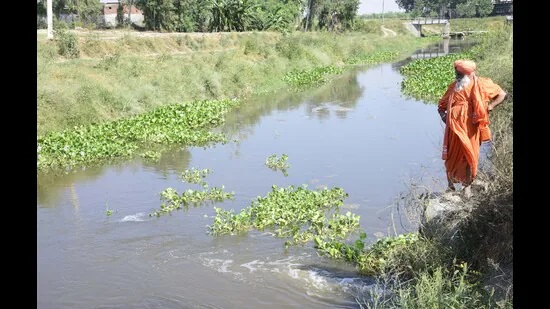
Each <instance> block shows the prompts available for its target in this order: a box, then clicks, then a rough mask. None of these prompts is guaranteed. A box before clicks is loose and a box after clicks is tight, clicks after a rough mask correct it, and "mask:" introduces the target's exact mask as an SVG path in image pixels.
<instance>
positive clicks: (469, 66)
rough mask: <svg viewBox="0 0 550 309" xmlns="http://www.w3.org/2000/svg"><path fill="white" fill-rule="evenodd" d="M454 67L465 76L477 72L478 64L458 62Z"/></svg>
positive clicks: (464, 61) (470, 61)
mask: <svg viewBox="0 0 550 309" xmlns="http://www.w3.org/2000/svg"><path fill="white" fill-rule="evenodd" d="M454 65H455V69H456V70H457V71H458V72H460V73H462V74H464V75H468V74H470V73H472V72H473V71H475V70H476V63H475V62H473V61H472V60H457V61H455V63H454Z"/></svg>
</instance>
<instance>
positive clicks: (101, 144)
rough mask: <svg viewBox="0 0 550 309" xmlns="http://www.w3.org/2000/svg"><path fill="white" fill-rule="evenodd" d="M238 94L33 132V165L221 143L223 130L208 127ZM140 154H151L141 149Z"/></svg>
mask: <svg viewBox="0 0 550 309" xmlns="http://www.w3.org/2000/svg"><path fill="white" fill-rule="evenodd" d="M238 104H239V101H238V100H233V99H226V100H203V101H195V102H187V103H183V104H174V105H167V106H163V107H160V108H157V109H155V110H153V111H151V112H149V113H145V114H141V115H137V116H134V117H130V118H125V119H121V120H118V121H113V122H107V123H100V124H92V125H89V126H78V127H74V128H73V129H72V130H65V131H62V132H50V133H48V134H47V135H45V136H40V137H38V138H37V169H38V170H46V169H48V168H56V167H57V168H59V167H61V168H63V167H65V168H67V167H68V168H71V167H74V166H75V165H89V164H93V163H101V162H105V161H107V160H109V159H114V158H128V157H131V156H133V155H135V154H136V152H137V150H138V149H140V148H143V149H147V148H150V147H153V146H154V145H159V144H161V145H169V144H183V145H186V146H206V145H210V144H213V143H220V142H221V143H226V142H227V138H226V136H225V135H224V134H223V133H212V132H210V131H209V129H211V128H213V127H216V126H219V125H221V124H222V123H224V122H225V118H224V115H225V114H226V113H227V112H228V111H229V109H230V108H232V107H234V106H237V105H238ZM145 156H155V155H154V154H153V153H147V152H146V153H145Z"/></svg>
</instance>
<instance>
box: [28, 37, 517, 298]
mask: <svg viewBox="0 0 550 309" xmlns="http://www.w3.org/2000/svg"><path fill="white" fill-rule="evenodd" d="M67 35H68V36H70V35H72V32H67ZM74 38H76V41H77V42H78V44H72V43H71V44H69V45H67V46H68V49H69V50H70V49H71V48H72V49H75V48H76V49H78V51H79V52H78V56H77V57H73V56H71V55H72V54H75V53H72V54H71V53H69V54H67V55H68V56H64V57H59V56H58V55H59V53H58V52H56V50H57V49H58V48H59V46H60V45H59V44H61V45H63V46H65V45H66V44H65V43H63V42H61V43H60V42H40V41H39V47H38V56H37V58H38V95H37V100H38V114H39V115H38V123H37V125H38V132H40V133H41V134H40V135H39V137H38V152H39V153H38V154H39V157H38V161H37V162H38V166H39V168H40V167H52V166H62V167H65V166H71V165H73V164H82V163H84V164H88V163H90V162H94V160H95V159H96V158H97V159H98V160H99V158H102V159H105V158H110V157H121V156H122V157H124V156H130V155H134V154H136V153H138V149H139V150H140V151H141V150H146V149H148V148H147V145H151V144H152V143H168V144H169V143H182V144H189V145H194V143H198V144H199V145H206V144H208V143H210V142H223V140H224V138H223V136H220V135H213V133H210V132H208V128H211V127H212V126H216V125H219V124H220V123H221V122H223V114H224V113H225V111H226V110H227V109H228V108H231V106H233V104H236V102H238V100H227V99H225V98H228V97H242V96H246V95H250V94H253V93H261V92H269V91H274V90H276V89H280V88H282V87H287V86H289V83H288V80H287V81H285V78H284V77H285V76H287V77H288V76H289V74H290V76H294V79H295V80H303V81H304V82H303V84H304V85H308V84H310V83H309V82H305V81H307V80H311V81H319V80H322V79H321V78H319V76H321V75H322V74H319V73H320V72H323V73H324V71H323V70H322V68H326V67H331V68H332V66H334V67H339V68H342V67H345V66H346V65H348V64H352V63H366V62H368V59H372V57H374V58H376V57H377V56H376V55H381V54H380V51H381V50H383V51H384V52H389V53H391V54H390V55H391V57H397V58H398V56H397V55H403V54H404V53H406V52H410V51H411V50H413V49H414V48H417V47H419V46H421V45H424V44H425V45H427V42H429V41H426V40H425V39H424V38H422V39H418V38H412V37H409V36H398V37H396V38H391V37H387V38H382V37H381V36H380V34H376V35H374V34H357V33H349V34H342V35H336V34H334V33H315V34H312V33H307V34H303V33H299V34H298V33H297V34H293V35H290V36H282V35H280V34H277V33H247V34H227V36H224V35H220V36H213V37H205V36H202V37H201V36H197V37H193V36H183V37H182V36H169V37H167V38H165V39H159V38H138V37H134V36H132V35H129V34H126V35H124V36H122V37H121V38H116V39H114V40H104V39H98V38H97V37H96V36H95V34H90V33H86V34H85V36H78V35H77V34H75V37H74ZM482 38H483V39H482V43H481V44H480V45H478V47H477V48H476V49H474V50H472V51H471V53H468V54H467V56H468V57H470V56H471V57H472V58H473V59H474V60H475V61H476V62H477V63H478V67H479V70H478V74H479V75H483V76H488V77H491V78H493V79H494V80H495V81H496V82H497V83H499V84H500V85H501V86H503V88H504V89H505V90H506V91H507V92H508V94H509V98H508V101H507V102H505V104H503V105H501V106H502V108H499V109H497V110H496V111H495V112H494V113H492V114H491V117H492V118H491V121H492V123H491V129H492V130H493V139H494V140H493V144H492V147H493V151H492V153H491V155H492V157H491V161H492V162H493V165H494V167H495V168H494V171H493V172H492V174H491V175H485V176H486V177H487V178H488V179H490V180H491V182H490V185H489V188H488V190H489V191H488V192H487V193H486V194H485V195H483V196H479V197H478V198H477V199H475V200H474V201H472V203H474V204H475V206H476V207H474V208H473V209H474V211H472V212H471V213H469V214H467V220H465V221H464V222H463V224H462V225H461V226H460V228H461V232H462V233H461V234H462V238H461V239H460V240H461V241H460V242H458V243H457V244H453V245H452V246H450V245H449V244H448V243H445V242H443V241H442V240H441V239H428V238H425V237H423V236H422V235H420V234H419V233H411V234H406V235H396V236H395V237H388V238H385V239H381V240H379V241H377V242H376V243H374V244H371V245H367V242H366V239H365V235H364V234H363V233H360V227H359V226H358V221H359V220H358V217H356V216H355V215H354V214H352V213H347V214H346V215H340V214H339V213H338V207H339V206H340V205H341V204H342V200H343V199H344V198H345V196H346V194H345V192H344V191H343V190H341V189H337V188H334V189H326V190H323V191H310V190H307V188H305V187H299V188H295V187H290V188H277V187H273V188H272V192H270V193H269V194H268V195H267V196H265V197H263V198H258V200H257V201H254V202H253V203H252V204H251V205H250V207H248V208H246V209H244V210H243V211H242V212H241V213H239V214H234V213H232V211H231V210H229V211H227V210H222V209H219V208H217V209H216V212H217V216H216V218H215V219H214V223H213V225H212V227H211V232H212V233H213V234H224V233H237V232H246V231H248V230H250V229H273V230H274V232H275V235H277V236H282V237H289V239H290V240H289V242H287V245H292V244H300V243H304V242H309V241H313V242H314V245H315V247H316V248H317V249H318V250H319V252H320V253H321V254H325V255H327V256H328V257H331V258H337V259H342V260H345V261H347V262H350V263H354V264H355V265H357V266H358V271H359V272H360V273H363V274H367V275H373V276H376V277H377V278H379V279H380V282H381V284H383V285H384V286H385V288H386V289H390V290H391V291H392V295H391V296H388V295H375V294H372V295H370V294H365V297H364V299H361V300H358V302H359V303H360V304H361V306H364V307H369V308H432V307H438V308H439V307H443V308H447V307H462V308H465V307H467V308H469V307H475V308H495V307H511V300H512V299H511V294H509V295H504V297H503V301H502V302H497V298H496V297H495V295H494V294H493V292H494V291H491V290H486V289H484V286H483V282H484V280H485V279H487V278H488V277H490V276H491V275H492V270H500V268H499V266H500V265H505V264H510V263H511V262H512V256H511V253H512V237H511V235H512V222H513V217H512V209H513V201H512V197H513V189H512V177H513V173H512V172H513V161H512V155H513V150H512V144H513V138H512V137H513V136H512V132H513V130H512V128H513V127H512V119H513V118H512V117H513V83H512V81H513V76H512V45H513V44H512V41H513V40H512V39H513V37H512V32H511V31H510V29H506V28H504V29H497V30H494V31H491V32H490V33H489V34H488V35H483V36H482ZM178 41H179V43H178ZM67 42H75V41H74V40H72V39H71V38H69V39H68V40H67ZM82 42H88V43H89V44H87V45H82ZM82 46H86V48H83V47H82ZM220 46H221V47H222V49H224V50H223V51H218V50H216V48H219V47H220ZM134 47H139V48H138V49H139V52H138V53H135V52H134V51H133V50H134V49H133V48H134ZM192 47H193V48H195V50H193V51H194V52H189V50H191V48H192ZM98 51H99V52H98ZM102 52H103V54H102ZM98 54H99V55H101V56H97V55H98ZM464 56H466V55H460V57H464ZM350 59H359V60H360V61H358V62H356V61H357V60H353V61H351V60H350ZM361 59H362V60H361ZM378 59H380V60H379V61H380V62H382V61H389V60H388V58H384V57H381V58H378ZM453 59H454V58H453V57H451V56H449V57H443V58H440V59H438V58H436V59H433V60H417V61H415V62H413V63H411V65H410V66H407V67H404V68H403V73H404V74H405V75H406V77H407V79H406V80H405V82H404V84H403V89H404V92H405V93H407V94H409V95H412V96H415V97H419V98H426V100H427V103H429V102H430V101H433V99H434V98H437V96H438V93H439V94H442V93H443V91H444V90H445V87H446V85H447V83H448V82H450V81H451V80H452V75H448V74H452V71H451V70H452V61H453ZM435 63H438V64H437V65H434V64H435ZM289 72H300V74H295V73H292V74H291V73H289ZM435 72H438V74H441V75H436V74H434V73H435ZM415 73H416V75H415ZM415 76H424V77H427V78H428V80H429V82H426V80H424V82H423V81H422V80H419V81H418V83H417V82H415ZM435 76H438V77H437V78H436V77H435ZM446 77H448V80H447V82H446V83H445V82H444V79H445V78H446ZM436 79H437V81H438V82H437V83H432V82H433V81H434V80H436ZM298 84H300V83H298ZM258 85H263V87H258ZM426 85H431V86H429V87H427V86H426ZM442 85H444V87H443V88H441V87H442ZM252 89H254V90H252ZM182 102H189V103H182ZM201 102H202V103H201ZM206 102H208V104H207V103H206ZM201 106H202V107H203V109H201ZM182 108H183V109H185V111H186V112H185V113H184V114H185V115H189V117H188V116H182V115H181V114H182V113H181V109H182ZM212 109H213V110H212ZM178 111H179V112H178ZM191 116H192V117H191ZM211 120H213V122H212V121H211ZM189 128H194V129H196V130H197V131H193V132H192V133H190V131H188V129H189ZM117 141H120V143H119V142H117ZM84 149H85V150H86V151H84ZM82 152H84V155H83V154H82ZM143 153H147V152H143ZM268 159H269V158H268ZM272 159H276V157H274V158H272ZM286 159H287V157H285V158H284V161H285V162H286ZM269 162H270V164H269V166H274V165H277V163H276V162H272V161H269ZM279 162H280V163H284V162H283V161H279ZM266 163H267V161H266ZM206 173H207V172H205V171H203V172H202V173H201V172H199V171H195V172H193V171H187V172H185V173H184V174H182V180H187V181H188V182H193V183H198V184H202V185H203V189H204V190H203V191H193V190H191V191H186V192H187V193H186V192H184V193H182V194H179V193H178V192H177V191H176V190H175V189H170V188H169V189H166V190H165V191H164V192H163V194H162V195H161V197H162V198H163V199H164V200H165V201H167V202H168V203H166V204H163V206H161V209H160V210H159V211H157V212H154V213H151V215H152V216H153V215H156V216H159V215H161V214H165V213H170V212H171V211H173V210H176V209H181V208H185V207H187V206H188V205H201V204H203V203H205V202H207V201H221V200H224V199H230V198H231V197H232V193H227V192H223V188H221V189H220V188H213V189H212V190H209V189H208V186H207V185H206V183H205V182H201V181H200V179H201V178H204V177H205V175H206ZM214 189H215V190H214ZM415 193H416V192H415ZM289 201H292V202H289ZM420 204H422V201H421V200H415V199H412V201H411V205H408V206H409V207H420ZM293 205H294V206H293ZM297 214H299V215H297ZM353 232H358V238H357V239H356V240H352V241H351V242H350V241H346V240H349V239H348V237H349V236H350V235H353ZM480 235H481V237H480ZM510 288H511V287H510Z"/></svg>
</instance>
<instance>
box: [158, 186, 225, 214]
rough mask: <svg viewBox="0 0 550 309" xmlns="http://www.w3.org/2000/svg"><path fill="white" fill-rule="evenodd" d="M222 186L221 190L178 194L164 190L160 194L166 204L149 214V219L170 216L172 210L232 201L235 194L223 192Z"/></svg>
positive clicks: (173, 190) (192, 191)
mask: <svg viewBox="0 0 550 309" xmlns="http://www.w3.org/2000/svg"><path fill="white" fill-rule="evenodd" d="M224 189H225V188H224V186H222V187H221V188H216V187H214V188H210V189H209V188H205V189H204V190H202V191H198V190H191V189H188V190H187V191H185V192H183V193H182V194H179V193H178V192H177V191H176V190H175V189H173V188H167V189H164V190H163V191H162V192H161V193H160V196H161V200H164V201H166V202H164V203H162V204H161V205H160V209H159V210H156V211H154V212H152V213H150V214H149V216H150V217H152V216H156V217H160V216H161V215H163V214H170V213H171V212H172V211H174V210H178V209H188V208H189V206H194V207H197V206H200V205H203V204H206V203H214V202H222V201H224V200H226V199H233V197H234V196H235V193H233V192H225V191H224Z"/></svg>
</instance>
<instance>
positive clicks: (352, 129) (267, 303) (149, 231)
mask: <svg viewBox="0 0 550 309" xmlns="http://www.w3.org/2000/svg"><path fill="white" fill-rule="evenodd" d="M401 81H402V77H401V76H400V74H399V72H398V65H396V64H383V65H380V66H376V67H372V68H370V69H367V70H365V69H361V68H358V69H357V70H354V71H351V72H348V73H346V74H344V75H342V76H341V78H338V79H337V80H335V81H334V82H331V83H329V84H327V85H324V86H322V87H320V88H318V89H314V90H311V91H307V92H290V91H289V92H281V93H277V94H273V95H268V96H259V97H254V98H251V99H249V100H247V101H245V102H243V104H242V105H241V106H240V107H239V108H237V109H236V110H234V111H232V112H230V113H229V114H228V115H227V117H226V123H225V124H224V125H223V126H222V127H220V128H217V129H216V130H219V131H223V132H225V133H226V134H227V135H228V136H229V137H230V140H231V142H229V143H227V144H223V145H221V144H220V145H215V146H213V147H208V148H202V147H172V148H168V149H166V151H163V152H162V153H163V154H162V156H161V157H160V159H159V160H158V161H146V160H141V159H136V160H131V161H128V162H124V163H120V164H113V165H107V166H101V167H88V168H86V169H84V170H78V171H71V172H67V173H66V174H65V173H64V174H61V175H57V176H53V175H38V186H37V192H38V198H37V206H38V207H37V229H38V233H37V249H38V250H37V267H38V268H37V269H38V282H37V285H38V286H37V287H38V289H37V295H38V302H37V303H38V307H39V308H152V307H162V308H189V307H193V308H197V307H206V308H257V307H259V306H261V307H265V308H288V307H300V308H320V307H325V308H358V307H359V306H358V304H357V299H361V298H364V297H368V296H365V295H368V291H373V290H375V289H376V287H375V286H374V285H373V282H372V280H371V279H370V278H362V277H359V276H357V275H356V274H355V272H354V269H353V267H352V266H350V265H348V264H346V263H342V262H341V261H332V260H330V259H328V258H325V257H322V256H319V255H318V254H317V253H316V251H315V250H314V248H312V246H311V245H307V246H303V247H292V248H289V249H287V250H285V249H284V245H283V244H284V241H285V239H277V238H274V237H272V235H271V234H270V233H269V231H251V232H249V233H245V234H240V235H224V236H220V237H212V236H211V235H209V234H208V226H209V225H212V222H213V218H214V216H215V210H214V206H215V207H220V208H223V209H226V210H231V209H232V210H234V211H235V212H239V211H240V210H242V209H243V208H245V207H248V206H250V204H251V202H252V201H253V200H255V199H256V198H258V197H263V196H266V194H268V192H270V191H271V187H272V186H273V185H277V186H279V187H287V186H291V185H293V186H299V185H302V184H306V185H308V186H309V188H311V189H315V188H322V187H340V188H343V189H344V191H346V193H348V194H349V196H348V198H347V199H346V200H345V201H344V202H345V208H344V210H345V211H351V212H353V213H355V214H357V215H360V217H361V221H360V224H361V226H362V227H363V228H364V230H365V232H366V233H367V235H368V236H367V242H374V241H376V239H378V238H379V237H383V236H388V235H392V234H394V231H395V232H397V233H400V232H405V231H412V230H415V229H416V226H415V224H414V222H409V221H408V220H407V218H403V217H402V214H401V213H399V211H398V210H397V209H396V208H395V205H396V200H398V199H399V196H400V194H402V193H403V192H405V191H406V190H407V188H408V186H409V185H410V184H411V183H414V184H417V185H424V186H429V187H431V188H433V189H434V190H436V191H437V190H440V189H441V190H442V189H444V188H445V177H444V171H443V162H442V161H441V159H440V144H441V136H442V132H443V129H444V128H443V126H442V124H441V121H440V120H439V116H438V114H437V112H436V108H435V106H433V105H430V104H425V103H424V102H420V101H415V100H413V99H409V98H405V97H403V96H402V95H401V93H400V85H401ZM283 153H285V154H287V155H288V160H289V163H290V165H291V167H290V168H289V169H288V171H287V172H288V175H287V176H285V175H283V174H282V173H281V172H280V171H273V170H271V169H269V168H268V167H267V166H266V165H265V160H266V158H267V157H268V156H270V155H272V154H277V155H281V154H283ZM190 168H196V169H204V168H208V169H210V170H211V171H212V173H211V174H209V175H208V176H207V177H206V178H205V179H204V180H205V181H206V182H207V183H208V185H209V186H210V187H221V186H224V187H225V190H226V191H232V192H234V193H235V196H234V199H233V200H228V201H223V202H220V203H216V204H215V205H207V206H201V207H190V208H189V209H188V210H182V211H175V212H173V213H172V214H171V215H166V216H161V217H159V218H156V217H149V216H148V214H149V213H151V212H152V211H153V210H156V209H158V208H159V207H160V204H161V200H160V196H159V194H160V192H162V191H163V190H164V189H166V188H168V187H172V188H174V189H176V190H177V191H178V192H183V191H184V190H187V189H190V188H193V189H196V187H195V186H196V185H193V184H187V183H184V182H183V181H182V180H181V177H180V176H181V173H182V172H183V171H184V170H186V169H190ZM107 207H108V209H110V210H113V213H112V214H111V215H109V216H108V215H106V208H107Z"/></svg>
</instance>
